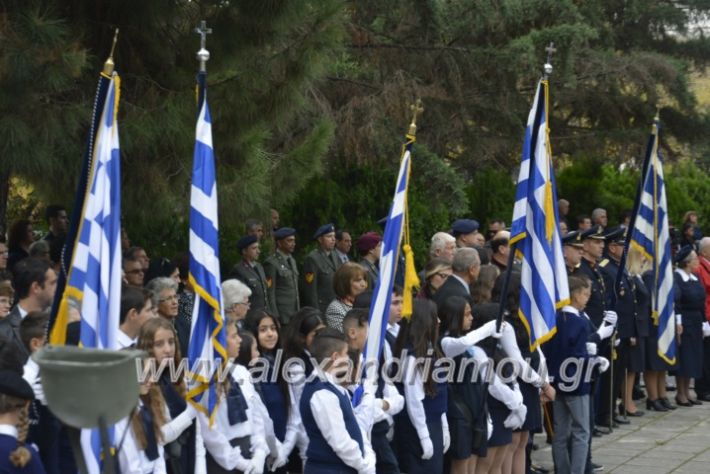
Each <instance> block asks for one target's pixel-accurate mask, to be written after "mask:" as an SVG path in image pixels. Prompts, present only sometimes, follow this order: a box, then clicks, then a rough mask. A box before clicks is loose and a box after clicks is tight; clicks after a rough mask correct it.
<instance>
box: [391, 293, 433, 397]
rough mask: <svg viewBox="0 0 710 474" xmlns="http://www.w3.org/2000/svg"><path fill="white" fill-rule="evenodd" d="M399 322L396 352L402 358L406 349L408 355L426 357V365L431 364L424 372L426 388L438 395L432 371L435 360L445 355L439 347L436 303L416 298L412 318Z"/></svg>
mask: <svg viewBox="0 0 710 474" xmlns="http://www.w3.org/2000/svg"><path fill="white" fill-rule="evenodd" d="M399 324H400V330H399V334H398V335H397V341H396V342H395V345H394V347H395V349H394V353H395V354H399V357H400V360H401V359H403V358H404V351H405V350H406V351H408V353H409V354H408V355H412V356H414V357H415V358H417V359H424V360H425V366H424V367H426V366H427V365H428V366H429V370H428V371H426V373H424V372H423V373H422V380H423V381H424V388H425V391H426V393H427V395H429V396H434V395H436V382H435V381H434V378H433V377H431V372H432V371H433V370H434V364H435V362H436V361H437V360H439V359H440V358H442V357H443V354H442V353H441V350H440V349H439V321H438V317H437V314H436V304H434V302H432V301H429V300H423V299H419V300H414V308H413V312H412V316H411V318H409V319H402V321H400V323H399ZM426 362H428V364H426Z"/></svg>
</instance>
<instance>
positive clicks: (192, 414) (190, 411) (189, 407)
mask: <svg viewBox="0 0 710 474" xmlns="http://www.w3.org/2000/svg"><path fill="white" fill-rule="evenodd" d="M185 413H188V414H189V415H190V419H191V420H194V419H195V418H197V410H195V407H193V406H192V403H188V404H187V408H185Z"/></svg>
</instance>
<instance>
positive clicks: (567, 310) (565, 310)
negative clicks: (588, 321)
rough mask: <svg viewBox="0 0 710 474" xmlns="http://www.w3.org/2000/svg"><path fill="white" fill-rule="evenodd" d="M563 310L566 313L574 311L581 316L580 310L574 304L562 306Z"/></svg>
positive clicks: (573, 312)
mask: <svg viewBox="0 0 710 474" xmlns="http://www.w3.org/2000/svg"><path fill="white" fill-rule="evenodd" d="M562 311H564V312H565V313H572V314H576V315H577V316H579V310H578V309H577V308H575V307H574V306H570V305H566V306H565V307H564V308H562Z"/></svg>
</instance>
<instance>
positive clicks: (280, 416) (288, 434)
mask: <svg viewBox="0 0 710 474" xmlns="http://www.w3.org/2000/svg"><path fill="white" fill-rule="evenodd" d="M246 326H247V328H249V329H250V330H251V332H252V334H254V335H255V338H256V346H257V349H258V351H257V355H259V356H261V358H262V359H263V360H264V361H265V362H266V364H267V367H266V371H265V373H264V374H263V377H261V381H260V382H259V384H258V385H259V389H260V390H259V395H260V396H261V401H262V402H263V404H264V406H265V407H266V409H267V413H266V415H267V417H268V418H269V420H268V421H266V422H265V425H267V426H268V425H271V426H273V429H272V433H273V435H274V438H271V439H272V440H273V442H272V443H270V446H273V447H272V449H271V456H272V457H273V459H274V462H273V463H272V465H271V466H270V468H271V469H272V470H273V471H272V472H278V473H285V472H286V469H285V468H283V467H282V466H284V465H285V464H286V462H287V461H288V457H289V455H290V454H291V451H293V448H294V447H295V445H296V440H297V438H298V433H299V425H300V419H299V418H300V417H299V415H298V413H296V410H294V409H293V407H292V405H291V400H290V393H289V387H288V384H287V383H286V380H285V379H284V377H283V371H282V370H281V362H280V359H281V357H282V355H283V354H282V353H281V327H280V324H279V322H278V320H277V319H276V318H274V317H273V316H271V315H269V314H267V313H264V312H261V313H258V314H256V315H251V316H250V317H248V318H247V320H246ZM277 358H278V360H277ZM277 364H278V365H277ZM267 431H268V430H267ZM267 434H268V433H267ZM267 441H269V437H267Z"/></svg>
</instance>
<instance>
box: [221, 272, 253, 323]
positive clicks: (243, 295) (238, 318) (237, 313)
mask: <svg viewBox="0 0 710 474" xmlns="http://www.w3.org/2000/svg"><path fill="white" fill-rule="evenodd" d="M250 296H251V289H250V288H249V287H248V286H246V285H245V284H244V283H242V282H241V281H239V280H237V279H235V278H232V279H229V280H225V281H224V282H222V297H223V298H224V303H223V304H224V316H225V317H226V318H227V320H228V321H233V322H234V323H236V325H237V328H239V329H242V328H243V327H244V318H245V317H246V316H247V312H248V311H249V308H250V306H251V303H250V302H249V297H250Z"/></svg>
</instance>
